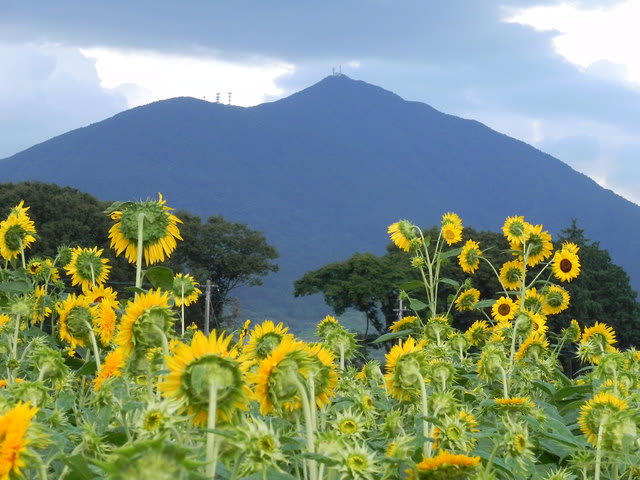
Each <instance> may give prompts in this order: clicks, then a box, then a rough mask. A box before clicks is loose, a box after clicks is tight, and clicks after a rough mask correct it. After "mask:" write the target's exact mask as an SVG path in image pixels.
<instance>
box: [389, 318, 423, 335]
mask: <svg viewBox="0 0 640 480" xmlns="http://www.w3.org/2000/svg"><path fill="white" fill-rule="evenodd" d="M417 320H418V317H416V316H415V315H411V316H408V317H402V318H401V319H400V320H396V321H395V322H393V324H392V325H391V326H390V327H389V331H390V332H393V333H395V332H399V331H400V330H404V329H405V328H407V327H413V326H415V324H416V323H417V322H416V321H417Z"/></svg>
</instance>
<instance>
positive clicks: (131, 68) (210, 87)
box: [81, 48, 295, 107]
mask: <svg viewBox="0 0 640 480" xmlns="http://www.w3.org/2000/svg"><path fill="white" fill-rule="evenodd" d="M81 52H82V54H83V55H84V56H85V57H87V58H90V59H93V60H94V61H95V67H96V70H97V72H98V75H99V77H100V84H101V86H102V87H104V88H107V89H111V90H116V91H119V92H121V93H122V94H124V95H125V97H126V98H127V101H128V103H129V106H130V107H134V106H138V105H143V104H147V103H151V102H154V101H157V100H162V99H165V98H172V97H180V96H189V97H196V98H206V99H207V100H210V101H215V99H216V95H217V94H220V101H221V102H222V103H227V102H228V101H229V92H231V93H232V95H231V103H232V104H233V105H241V106H251V105H257V104H259V103H263V102H264V101H265V100H269V99H272V98H275V97H281V96H282V95H284V94H285V93H286V92H284V91H283V90H282V89H280V88H278V86H277V85H276V80H277V79H278V78H279V77H282V76H283V75H291V74H292V73H293V72H294V70H295V68H294V66H293V65H291V64H288V63H284V62H280V61H273V60H268V59H253V60H252V61H250V62H243V63H232V62H226V61H221V60H217V59H212V58H204V57H188V56H178V55H168V54H161V53H157V52H149V51H139V50H118V49H111V48H91V49H82V50H81Z"/></svg>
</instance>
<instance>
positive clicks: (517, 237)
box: [502, 216, 529, 244]
mask: <svg viewBox="0 0 640 480" xmlns="http://www.w3.org/2000/svg"><path fill="white" fill-rule="evenodd" d="M528 225H529V224H528V223H527V222H525V221H524V217H522V216H514V217H507V219H506V220H505V222H504V225H503V226H502V232H503V233H504V236H505V237H506V238H507V241H508V242H509V243H511V244H513V243H522V242H524V240H525V234H526V231H527V226H528Z"/></svg>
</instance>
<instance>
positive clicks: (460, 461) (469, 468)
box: [406, 450, 480, 480]
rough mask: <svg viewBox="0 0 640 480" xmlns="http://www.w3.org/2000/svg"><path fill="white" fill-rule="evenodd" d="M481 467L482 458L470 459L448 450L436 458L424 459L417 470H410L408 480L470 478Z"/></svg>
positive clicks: (417, 466)
mask: <svg viewBox="0 0 640 480" xmlns="http://www.w3.org/2000/svg"><path fill="white" fill-rule="evenodd" d="M479 465H480V457H470V456H468V455H463V454H455V453H451V452H447V451H446V450H444V451H442V452H440V453H438V455H436V456H435V457H430V458H423V460H422V461H421V462H420V463H418V464H417V465H416V468H415V470H413V469H408V470H407V471H406V473H407V474H408V476H407V479H408V480H421V479H427V478H451V479H464V478H469V477H470V476H471V474H472V473H473V471H474V470H475V469H476V468H477V467H478V466H479Z"/></svg>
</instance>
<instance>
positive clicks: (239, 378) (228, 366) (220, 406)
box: [158, 330, 250, 425]
mask: <svg viewBox="0 0 640 480" xmlns="http://www.w3.org/2000/svg"><path fill="white" fill-rule="evenodd" d="M232 338H233V336H232V335H228V336H227V335H225V333H220V334H217V333H216V331H215V330H214V331H213V332H211V334H210V335H209V337H208V338H207V337H206V336H205V335H204V334H203V333H202V332H200V331H197V332H196V333H195V334H194V336H193V339H192V340H191V344H190V345H185V344H179V345H178V346H177V347H176V348H175V351H174V353H173V354H172V355H171V356H169V357H167V358H166V360H167V368H168V369H169V374H168V375H167V376H166V378H165V380H164V381H163V382H162V383H160V384H159V385H158V389H159V390H160V391H161V392H162V394H163V396H164V397H166V398H169V399H172V400H174V401H176V402H177V403H178V404H179V405H180V408H181V410H183V411H185V410H186V411H188V412H189V414H190V415H191V416H192V417H193V423H194V424H195V425H206V424H207V417H208V411H209V399H210V393H211V391H212V390H211V389H212V388H213V389H215V392H216V418H217V419H219V420H222V421H225V422H228V421H231V420H232V419H233V418H234V416H235V415H236V414H237V411H238V410H239V409H240V410H246V409H247V404H248V402H249V393H250V391H249V388H248V386H247V385H246V383H245V381H244V375H245V372H244V369H243V366H242V364H241V363H240V362H239V361H238V351H237V350H236V349H229V343H230V342H231V340H232Z"/></svg>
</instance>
